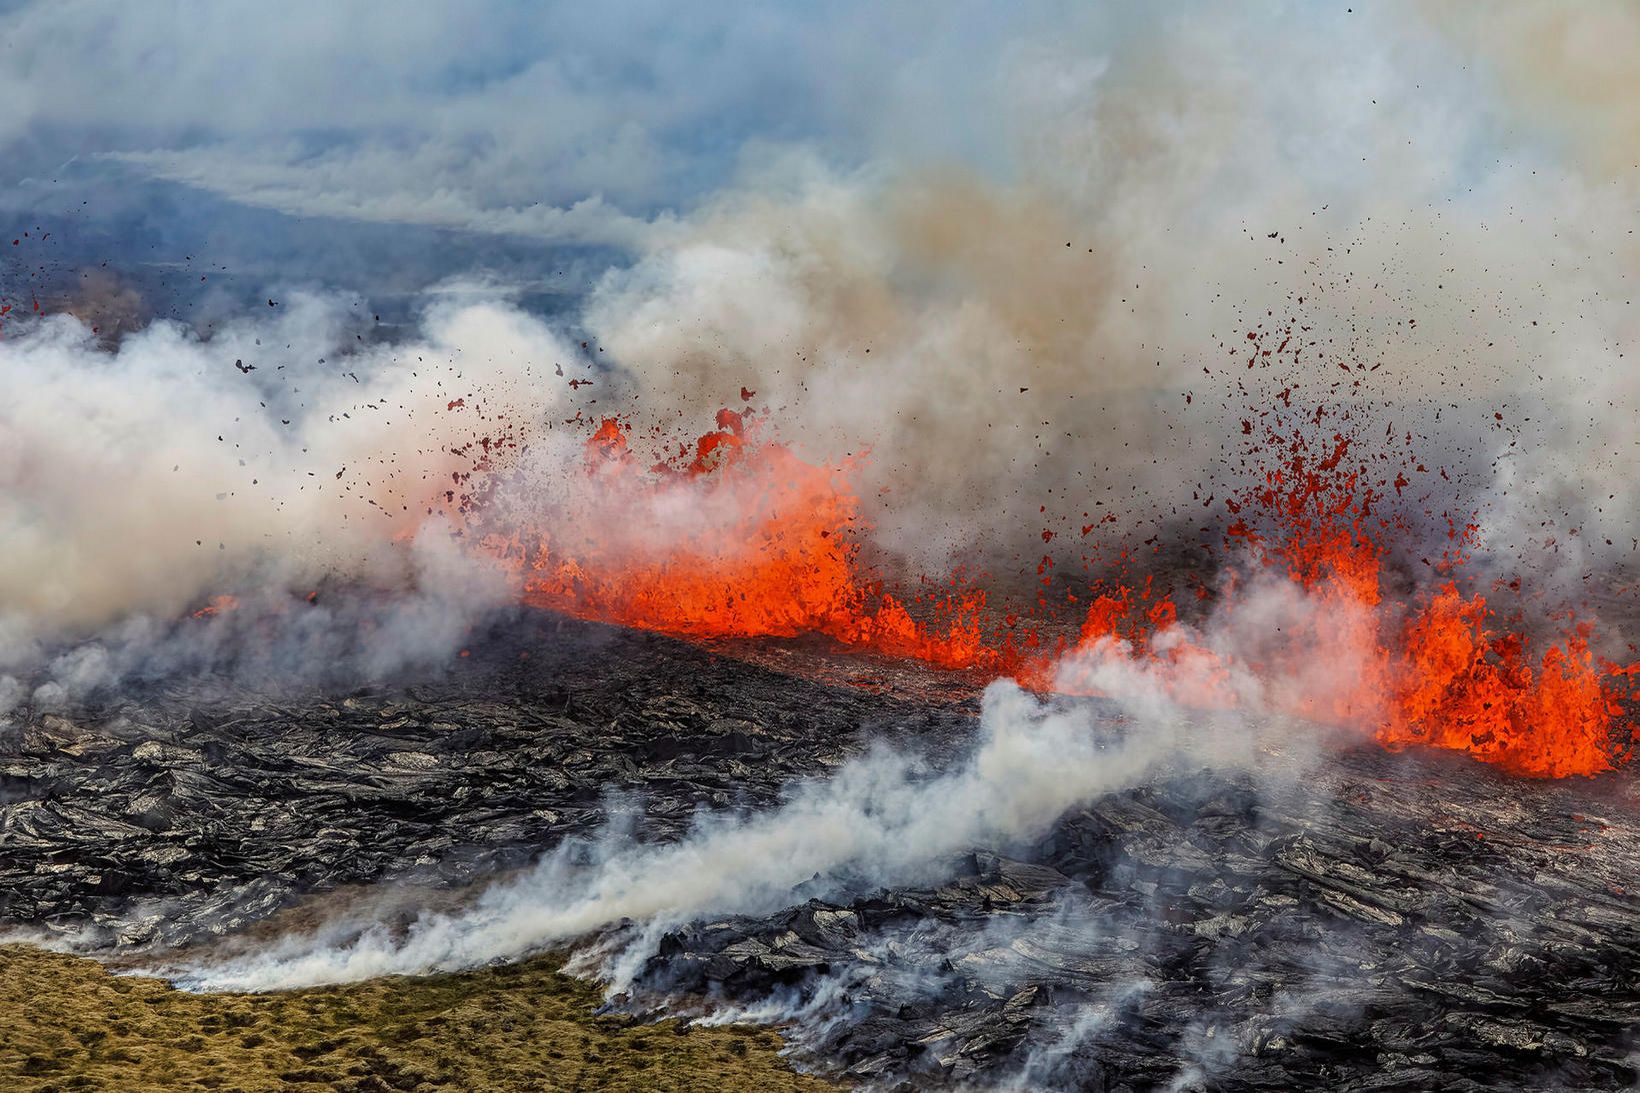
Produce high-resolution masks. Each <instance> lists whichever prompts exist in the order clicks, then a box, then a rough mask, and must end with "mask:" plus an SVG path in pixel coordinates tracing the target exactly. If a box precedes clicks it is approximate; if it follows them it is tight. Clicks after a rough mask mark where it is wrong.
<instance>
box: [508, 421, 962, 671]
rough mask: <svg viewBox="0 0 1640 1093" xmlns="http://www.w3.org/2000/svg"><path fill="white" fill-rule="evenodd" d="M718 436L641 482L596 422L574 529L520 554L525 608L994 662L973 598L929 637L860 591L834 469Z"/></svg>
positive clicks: (611, 428)
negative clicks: (592, 490) (586, 497)
mask: <svg viewBox="0 0 1640 1093" xmlns="http://www.w3.org/2000/svg"><path fill="white" fill-rule="evenodd" d="M718 424H719V428H718V429H717V430H715V431H713V432H710V433H707V434H706V435H705V436H702V437H701V438H700V439H699V440H698V441H697V442H696V444H695V449H694V451H693V453H692V454H690V453H685V458H680V460H679V461H678V462H679V464H681V465H659V466H656V467H652V468H649V469H648V470H644V469H642V468H640V467H639V466H638V465H637V463H636V462H635V460H634V459H633V457H632V453H631V451H630V448H629V446H628V442H627V435H626V431H625V430H624V428H623V427H622V425H621V424H620V422H619V421H617V420H616V419H613V418H611V419H606V420H605V421H604V422H603V423H602V424H601V425H600V426H599V428H598V430H597V432H595V433H594V434H593V436H592V438H591V439H590V440H589V441H588V442H587V451H586V470H587V475H588V478H589V480H590V481H591V482H592V483H594V484H595V486H596V497H595V499H594V500H592V501H591V502H589V504H588V507H587V508H586V509H583V510H582V511H580V512H578V513H577V519H576V521H575V522H576V523H577V524H578V525H579V528H578V530H576V531H572V532H567V533H566V532H565V531H563V530H558V531H557V532H556V533H554V534H550V535H549V534H540V535H539V541H538V542H536V543H533V544H531V545H530V546H529V548H528V549H526V550H525V551H523V556H524V562H525V565H526V566H527V576H526V580H525V593H526V598H527V600H528V601H529V602H530V603H533V604H536V605H538V606H542V607H550V608H553V609H555V610H558V611H563V612H565V613H568V614H572V615H576V616H580V617H583V618H595V619H601V620H605V621H609V622H618V623H621V624H623V625H626V626H634V627H639V628H642V629H648V630H656V631H660V632H663V633H668V634H675V635H678V636H681V637H687V638H696V639H709V638H720V639H721V638H751V637H795V636H797V635H800V634H823V635H825V636H827V637H830V638H832V639H834V640H836V641H839V642H841V643H843V644H845V645H848V646H852V647H856V648H865V649H872V650H875V651H878V652H881V653H885V654H888V655H891V656H897V657H907V658H913V659H916V660H920V661H925V662H927V663H930V664H935V665H938V666H940V667H945V668H967V667H971V666H974V665H975V664H977V663H982V662H985V661H987V660H989V659H991V658H992V657H993V655H994V654H993V653H992V651H991V650H990V649H989V648H988V647H987V646H986V645H985V643H984V642H983V641H982V638H981V633H980V613H981V610H982V609H983V607H984V603H985V601H984V597H983V595H982V594H978V593H975V594H970V595H953V596H951V597H947V598H945V599H944V600H943V601H942V602H941V603H940V604H938V605H936V608H935V609H936V611H937V612H938V613H939V614H940V615H941V617H942V619H943V624H942V625H939V626H937V627H930V626H927V625H924V624H921V623H919V622H917V621H915V620H914V619H913V618H912V616H911V613H910V612H909V611H908V609H907V607H906V605H905V604H903V603H901V602H900V601H899V600H897V599H895V598H894V597H893V596H891V595H888V594H886V593H884V592H882V591H881V588H880V586H879V585H876V584H872V583H870V582H866V581H864V580H862V579H861V577H860V572H859V567H858V566H857V564H856V554H857V551H858V547H857V546H856V545H855V544H854V543H853V542H852V541H851V540H850V537H849V531H850V529H851V526H852V525H853V524H854V523H855V522H856V521H857V519H858V509H859V503H858V501H857V499H856V498H855V497H854V495H853V494H852V493H850V492H849V491H848V490H847V488H846V487H845V485H844V483H843V481H842V477H841V475H842V472H841V471H836V470H832V469H830V468H826V467H820V466H816V465H814V464H811V463H807V462H805V461H804V460H802V459H800V458H798V457H797V456H796V455H795V454H793V453H792V452H791V451H790V450H789V449H787V448H786V447H784V446H782V445H780V444H775V443H772V442H748V438H747V428H748V427H747V425H746V423H745V421H744V419H743V418H742V416H741V415H740V414H737V413H735V412H733V411H730V410H724V411H722V412H721V413H720V414H719V415H718ZM685 459H686V461H685Z"/></svg>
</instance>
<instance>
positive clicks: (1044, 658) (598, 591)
mask: <svg viewBox="0 0 1640 1093" xmlns="http://www.w3.org/2000/svg"><path fill="white" fill-rule="evenodd" d="M1320 420H1321V416H1320V415H1319V414H1318V415H1316V422H1317V423H1319V421H1320ZM717 424H718V428H717V429H716V430H714V431H712V432H709V433H707V434H706V435H704V436H702V437H701V438H699V440H698V441H697V442H696V443H695V445H694V447H693V450H692V451H690V450H689V449H687V448H685V449H683V450H682V451H681V452H680V453H679V455H678V457H677V458H676V459H674V460H672V461H669V462H664V463H661V464H657V465H655V466H653V467H650V468H648V469H645V468H643V467H641V466H640V465H639V462H638V460H637V459H636V458H635V457H634V455H633V453H632V451H631V448H630V445H629V442H628V430H627V429H626V428H625V427H624V426H623V425H622V424H621V423H620V422H619V421H617V420H616V419H608V420H605V421H604V422H603V423H602V424H601V426H600V427H599V428H598V430H597V431H596V433H594V434H593V436H592V437H591V438H590V440H589V441H588V442H587V446H586V454H585V462H584V469H585V477H586V482H585V485H586V487H587V489H586V490H585V491H584V492H583V493H582V494H581V495H580V499H579V503H578V508H577V511H576V513H575V515H574V518H573V519H565V518H564V514H557V516H558V518H557V519H552V520H548V521H546V525H547V526H548V527H550V528H552V531H551V532H550V533H549V532H541V531H537V532H534V533H533V534H532V536H531V540H530V541H529V543H528V544H527V546H525V545H520V543H519V542H518V541H517V540H514V541H513V542H512V543H511V544H510V545H509V550H510V551H511V552H513V553H514V554H515V556H517V557H519V558H520V560H521V561H522V563H523V564H524V566H525V567H526V582H525V585H526V596H527V599H528V601H529V602H531V603H533V604H536V605H538V606H542V607H548V608H552V609H554V610H558V611H563V612H566V613H568V614H572V615H576V616H579V617H583V618H594V619H600V620H605V621H609V622H615V623H620V624H623V625H627V626H633V627H639V628H644V629H650V630H655V631H660V632H664V633H668V634H673V635H677V636H681V637H685V638H691V639H697V640H698V639H722V638H751V637H776V636H778V637H792V636H797V635H802V634H819V635H824V636H826V637H829V638H831V639H833V640H835V641H837V642H839V643H841V644H843V645H845V646H847V647H850V648H854V649H863V650H871V651H874V652H878V653H881V654H885V655H889V656H894V657H901V658H909V659H915V660H918V661H922V662H926V663H929V664H932V665H937V666H939V667H943V668H959V669H971V670H976V671H979V672H983V673H987V674H993V675H996V674H1012V675H1016V676H1017V677H1019V678H1020V679H1021V680H1022V681H1024V682H1026V683H1027V684H1028V685H1031V686H1037V687H1041V688H1044V689H1048V688H1052V689H1058V690H1062V691H1067V692H1089V691H1097V690H1099V689H1100V688H1099V684H1098V682H1097V680H1098V678H1099V672H1100V670H1101V669H1102V668H1103V669H1109V668H1111V667H1112V666H1126V667H1128V668H1137V669H1141V670H1143V671H1144V673H1145V675H1146V678H1147V679H1148V680H1150V681H1151V682H1152V683H1153V684H1157V685H1159V686H1160V687H1161V688H1162V689H1163V690H1164V691H1166V692H1167V693H1168V694H1169V695H1170V696H1171V697H1172V698H1174V699H1175V700H1177V701H1179V702H1182V703H1186V704H1189V705H1193V706H1199V707H1220V708H1222V707H1229V706H1233V705H1237V704H1240V703H1245V702H1248V701H1257V702H1259V703H1260V704H1262V706H1263V707H1264V708H1267V709H1270V710H1273V711H1276V712H1281V713H1289V714H1292V715H1295V716H1301V717H1305V718H1308V719H1311V720H1315V721H1319V722H1324V723H1331V724H1339V725H1350V726H1356V727H1359V728H1362V729H1364V730H1367V731H1371V732H1373V733H1375V735H1376V737H1377V739H1378V740H1379V741H1380V742H1381V743H1383V744H1385V745H1387V746H1389V747H1405V746H1411V745H1430V746H1435V747H1441V748H1451V749H1457V750H1461V751H1466V752H1468V753H1470V754H1472V755H1474V756H1475V757H1477V758H1479V759H1482V760H1485V761H1487V762H1490V763H1495V764H1498V765H1500V766H1502V767H1504V768H1506V769H1508V770H1510V771H1513V772H1516V773H1520V774H1525V775H1532V776H1547V777H1560V776H1565V775H1571V774H1583V775H1588V774H1595V773H1598V772H1600V771H1604V770H1607V769H1610V768H1611V767H1612V765H1613V764H1614V762H1615V761H1617V759H1618V757H1619V752H1618V750H1617V744H1616V743H1615V742H1614V739H1613V738H1614V734H1615V733H1616V732H1617V726H1618V724H1619V718H1620V715H1621V711H1620V709H1619V706H1618V699H1619V698H1620V697H1621V695H1622V694H1623V687H1622V684H1623V682H1624V680H1625V679H1626V677H1627V676H1628V675H1629V674H1630V673H1632V672H1633V671H1634V669H1632V668H1630V669H1623V668H1618V667H1616V666H1612V665H1607V664H1602V663H1600V662H1598V661H1597V660H1596V659H1595V657H1594V656H1593V654H1592V652H1591V650H1590V646H1589V640H1588V638H1589V633H1588V630H1587V628H1584V627H1575V626H1574V627H1572V628H1571V629H1570V631H1569V632H1567V633H1566V634H1564V635H1563V636H1562V637H1561V638H1560V639H1559V640H1558V641H1555V642H1552V643H1551V644H1549V646H1548V647H1547V648H1545V649H1544V650H1543V652H1542V653H1541V654H1540V655H1538V656H1536V657H1534V656H1533V655H1532V654H1531V653H1530V652H1529V644H1528V641H1527V639H1526V638H1525V637H1524V636H1523V635H1518V634H1507V633H1501V632H1500V630H1499V626H1500V624H1499V622H1498V620H1497V619H1496V618H1495V617H1494V613H1493V612H1492V610H1491V609H1490V608H1489V607H1488V605H1487V603H1486V600H1485V599H1484V598H1483V597H1481V596H1480V595H1478V594H1474V595H1465V594H1464V593H1463V592H1461V591H1460V590H1459V587H1458V584H1457V582H1456V581H1455V580H1448V581H1447V582H1446V583H1444V584H1442V585H1440V586H1439V587H1437V588H1434V589H1432V590H1428V591H1426V592H1425V593H1424V594H1422V595H1421V596H1419V597H1415V598H1414V599H1413V600H1412V601H1411V602H1388V603H1386V602H1385V600H1384V596H1383V591H1382V587H1381V584H1382V570H1383V567H1384V561H1385V548H1384V545H1383V540H1384V537H1385V536H1388V535H1391V534H1393V533H1394V531H1395V530H1396V529H1397V525H1396V523H1395V521H1393V520H1390V519H1387V518H1384V517H1381V516H1377V515H1375V511H1374V510H1375V506H1376V505H1377V503H1378V502H1379V501H1380V500H1381V498H1380V496H1379V495H1378V494H1377V493H1375V492H1374V491H1373V489H1372V488H1370V487H1369V486H1367V485H1366V484H1365V481H1364V478H1363V476H1362V472H1361V471H1360V470H1346V469H1345V463H1346V459H1347V457H1348V454H1349V448H1350V441H1349V439H1348V438H1347V437H1345V436H1334V437H1333V438H1331V440H1330V441H1329V442H1328V443H1327V445H1326V446H1325V447H1324V448H1322V449H1321V451H1320V452H1319V453H1316V452H1312V447H1311V444H1310V443H1309V442H1307V441H1306V440H1305V439H1303V437H1302V436H1282V435H1278V434H1276V433H1274V432H1271V433H1270V434H1269V435H1268V436H1266V437H1263V438H1262V441H1261V443H1262V448H1263V450H1264V451H1266V452H1268V453H1270V461H1271V462H1272V463H1273V465H1271V466H1269V467H1268V468H1267V470H1266V471H1265V473H1264V475H1263V481H1262V482H1261V483H1260V484H1259V485H1257V486H1256V487H1254V488H1251V489H1247V490H1244V491H1242V492H1241V493H1240V495H1239V496H1237V497H1234V498H1232V499H1231V500H1230V501H1229V502H1228V506H1229V510H1230V513H1231V514H1232V515H1233V516H1234V517H1235V520H1234V522H1233V523H1231V524H1230V526H1229V528H1228V529H1227V537H1226V544H1227V546H1228V547H1230V548H1231V549H1233V550H1234V551H1235V553H1236V557H1237V558H1238V559H1239V560H1240V562H1241V566H1240V568H1236V567H1231V568H1229V569H1228V570H1227V572H1229V573H1231V574H1232V578H1231V579H1229V580H1227V581H1226V583H1225V585H1224V587H1223V588H1222V589H1221V590H1220V591H1219V592H1218V595H1217V601H1218V602H1217V603H1216V604H1215V605H1214V608H1213V611H1214V618H1231V619H1234V618H1236V617H1237V612H1238V609H1240V608H1242V607H1244V606H1247V605H1251V604H1253V603H1254V602H1255V598H1256V597H1263V598H1264V600H1265V601H1274V602H1277V603H1279V604H1280V605H1281V607H1280V611H1281V620H1282V622H1283V625H1281V626H1279V627H1274V628H1273V630H1274V631H1275V632H1270V631H1271V629H1272V628H1270V627H1266V628H1265V631H1264V632H1261V633H1259V634H1257V635H1256V639H1257V640H1255V641H1252V642H1249V643H1246V644H1247V646H1248V648H1245V649H1244V648H1241V647H1237V648H1231V647H1230V644H1229V643H1226V642H1215V641H1214V640H1213V639H1212V638H1211V637H1209V636H1204V635H1203V634H1202V633H1200V632H1198V631H1197V630H1195V629H1194V628H1192V627H1190V626H1188V625H1185V624H1183V623H1181V622H1180V621H1179V613H1178V610H1177V608H1176V606H1175V604H1174V603H1173V601H1172V599H1171V598H1170V597H1169V596H1168V595H1166V594H1159V593H1155V592H1153V590H1152V587H1151V584H1150V582H1149V581H1146V582H1144V584H1142V585H1139V586H1136V587H1133V588H1129V587H1116V588H1111V589H1107V590H1104V591H1103V593H1102V594H1100V595H1097V596H1096V597H1095V598H1094V599H1093V601H1092V603H1091V605H1090V606H1089V608H1088V610H1087V614H1086V618H1085V619H1084V621H1083V623H1082V626H1081V629H1080V632H1079V633H1078V635H1077V637H1076V640H1075V641H1074V642H1064V641H1061V643H1060V645H1059V648H1057V649H1056V650H1054V651H1053V652H1052V653H1051V654H1050V653H1047V652H1037V651H1036V650H1035V649H1034V645H1035V638H1034V636H1033V637H1032V638H1031V639H1029V640H1028V641H1026V642H1025V643H1024V644H1025V646H1026V648H1025V650H1024V651H1022V650H1021V649H1019V648H1018V647H1017V646H1016V644H1015V642H1014V640H1013V638H1012V636H1011V635H1009V636H1007V637H1004V638H1002V639H1000V640H999V639H998V637H997V636H996V634H995V627H993V626H989V625H988V624H987V621H986V620H987V617H988V616H987V614H986V610H985V609H986V598H985V595H984V593H983V592H980V591H963V592H958V591H952V592H950V593H949V594H948V595H944V596H941V597H939V598H938V599H936V600H934V601H933V602H925V603H923V604H922V606H921V607H920V608H919V610H918V611H917V612H916V614H915V615H914V614H913V611H912V610H910V609H909V607H908V605H907V604H905V603H902V602H901V601H900V600H898V599H896V598H895V597H893V596H892V595H889V594H887V593H885V592H884V591H883V590H882V588H881V584H880V582H878V581H873V580H870V579H868V578H867V577H866V575H865V574H864V573H863V572H862V567H861V565H860V563H859V558H858V547H857V545H856V543H855V541H854V537H853V535H852V533H853V532H854V531H855V530H856V529H857V527H858V523H859V520H860V515H859V503H858V500H857V499H856V497H855V496H854V494H853V493H852V492H851V491H850V490H849V488H848V486H847V482H846V475H847V471H848V468H847V467H846V466H845V467H841V468H835V469H833V468H829V467H822V466H817V465H815V464H811V463H808V462H806V461H805V460H803V459H801V458H799V457H798V456H797V455H796V454H795V453H793V452H792V451H791V450H790V449H788V448H786V447H784V446H782V445H780V444H777V443H774V442H772V441H769V440H765V439H762V438H760V437H758V436H757V435H755V433H756V430H755V429H754V428H753V427H752V426H751V425H749V424H748V422H747V420H746V416H743V415H742V414H740V413H735V412H733V411H729V410H724V411H722V412H720V414H719V415H718V420H717ZM1249 431H1250V430H1249ZM1403 485H1405V479H1404V477H1402V478H1399V479H1398V480H1397V482H1396V483H1394V488H1395V489H1396V490H1397V491H1399V490H1400V489H1401V487H1402V486H1403ZM1474 533H1475V528H1474V527H1473V526H1472V525H1471V526H1468V527H1464V528H1457V527H1454V529H1453V532H1452V539H1453V549H1452V550H1451V551H1449V553H1448V557H1447V558H1446V559H1445V560H1444V562H1443V565H1444V567H1445V568H1446V569H1448V570H1454V569H1456V568H1457V567H1458V566H1461V564H1462V562H1463V560H1464V554H1463V550H1464V548H1465V547H1467V546H1468V545H1469V543H1470V542H1471V541H1472V540H1473V537H1474ZM1249 563H1250V564H1249ZM1272 590H1273V591H1272ZM1265 610H1266V611H1267V610H1268V608H1267V607H1266V608H1265ZM1249 613H1251V612H1250V611H1249ZM918 616H920V617H918Z"/></svg>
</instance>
